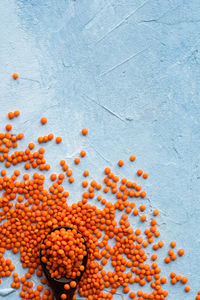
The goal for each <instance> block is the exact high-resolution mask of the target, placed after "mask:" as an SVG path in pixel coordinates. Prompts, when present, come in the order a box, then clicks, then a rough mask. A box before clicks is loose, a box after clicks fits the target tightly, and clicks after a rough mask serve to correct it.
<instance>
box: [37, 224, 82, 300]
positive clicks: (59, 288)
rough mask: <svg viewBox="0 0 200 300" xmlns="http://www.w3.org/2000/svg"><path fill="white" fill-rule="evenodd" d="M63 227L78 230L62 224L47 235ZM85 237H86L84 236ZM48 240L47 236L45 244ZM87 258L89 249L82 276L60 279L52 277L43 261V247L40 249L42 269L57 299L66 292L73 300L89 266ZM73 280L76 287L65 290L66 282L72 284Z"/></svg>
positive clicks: (69, 298) (68, 298)
mask: <svg viewBox="0 0 200 300" xmlns="http://www.w3.org/2000/svg"><path fill="white" fill-rule="evenodd" d="M61 228H65V229H66V230H76V229H74V228H72V227H68V226H60V227H56V228H54V229H53V230H51V231H50V232H49V233H48V234H47V236H48V235H49V234H51V233H52V232H54V231H56V230H60V229H61ZM76 231H77V232H78V233H80V232H79V231H78V230H76ZM83 239H84V238H83ZM45 240H46V237H45V239H44V240H43V244H44V241H45ZM83 244H84V245H85V247H86V251H87V244H86V241H85V239H84V243H83ZM87 260H88V251H87V255H85V256H84V258H83V262H82V264H83V265H84V267H85V268H84V270H83V271H80V273H81V274H80V276H77V277H76V278H73V279H72V278H65V277H61V278H59V279H57V278H52V277H51V275H50V273H49V271H48V269H47V267H46V264H45V263H43V262H42V249H40V263H41V265H42V269H43V272H44V274H45V276H46V278H47V280H48V282H49V284H50V286H51V288H52V289H53V291H54V296H55V298H56V300H60V299H61V295H62V294H66V296H67V300H71V299H72V298H73V296H74V293H75V291H76V288H77V286H78V284H79V282H80V280H81V277H82V276H83V274H84V272H85V269H86V266H87ZM71 281H76V287H75V288H71V287H70V289H69V290H65V288H64V285H65V284H66V283H68V284H70V282H71Z"/></svg>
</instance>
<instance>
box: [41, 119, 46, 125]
mask: <svg viewBox="0 0 200 300" xmlns="http://www.w3.org/2000/svg"><path fill="white" fill-rule="evenodd" d="M40 122H41V124H43V125H44V124H46V123H47V118H45V117H42V118H41V120H40Z"/></svg>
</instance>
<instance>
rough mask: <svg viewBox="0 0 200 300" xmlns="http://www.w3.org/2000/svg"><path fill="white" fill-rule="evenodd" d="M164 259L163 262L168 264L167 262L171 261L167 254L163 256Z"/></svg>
mask: <svg viewBox="0 0 200 300" xmlns="http://www.w3.org/2000/svg"><path fill="white" fill-rule="evenodd" d="M164 260H165V263H166V264H168V263H170V261H171V258H170V257H169V256H167V257H165V259H164Z"/></svg>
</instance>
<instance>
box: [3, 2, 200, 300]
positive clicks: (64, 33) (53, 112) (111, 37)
mask: <svg viewBox="0 0 200 300" xmlns="http://www.w3.org/2000/svg"><path fill="white" fill-rule="evenodd" d="M0 11H1V17H0V18H1V33H0V41H1V47H0V61H1V72H0V86H1V94H0V103H1V112H0V117H1V120H2V124H4V122H5V120H6V117H5V116H6V114H7V112H8V111H10V110H14V109H20V110H21V112H22V117H21V118H19V119H17V120H15V121H14V123H15V124H16V127H15V128H16V129H17V130H18V131H23V132H25V135H26V139H25V141H24V145H25V144H27V143H28V142H29V137H30V139H31V140H33V139H34V138H36V137H37V136H38V135H44V134H45V133H47V132H51V131H52V132H53V133H55V134H57V135H62V137H63V143H62V145H60V146H59V147H58V146H57V145H55V144H54V143H52V144H51V145H47V148H48V155H47V157H49V160H51V161H52V160H53V163H52V167H53V168H57V165H58V162H59V160H60V159H61V158H69V157H72V158H73V157H74V156H75V155H76V154H77V151H79V150H81V149H82V148H84V149H86V151H87V152H88V157H87V158H86V159H85V160H84V161H83V163H82V165H81V166H80V169H79V170H83V169H84V168H88V169H89V170H91V174H92V176H94V175H95V178H96V179H99V180H100V179H102V171H103V168H104V167H105V166H107V165H110V166H112V167H113V169H114V170H115V171H116V172H118V173H121V175H123V174H125V175H126V176H128V177H129V178H130V179H131V178H135V170H136V168H138V167H142V168H143V169H144V170H147V171H148V172H149V174H150V178H149V180H148V182H147V183H146V184H145V187H146V190H147V193H148V198H149V200H150V203H151V206H152V207H156V208H159V209H160V212H161V213H160V217H159V224H160V230H161V234H162V237H163V238H164V240H165V241H166V242H167V243H169V242H170V241H171V240H174V239H175V240H176V241H177V245H178V247H183V248H184V249H185V252H186V255H185V256H184V257H183V258H180V259H178V260H177V261H176V262H174V263H172V264H170V265H169V266H164V265H163V263H162V264H161V266H162V269H163V275H166V274H169V272H171V271H177V273H180V274H182V275H186V276H188V277H189V284H190V285H191V289H192V290H191V293H189V294H185V293H184V291H183V286H182V285H181V284H177V285H176V286H175V287H173V286H171V285H170V284H168V285H167V287H168V290H169V294H170V296H169V297H168V299H169V300H185V299H189V300H192V299H195V295H196V293H197V290H200V260H199V254H200V253H199V252H200V251H199V249H200V233H199V232H200V231H199V224H200V217H199V215H200V197H199V195H200V184H199V180H200V166H199V161H200V154H199V149H200V126H199V125H200V122H199V118H200V99H199V90H200V16H199V13H200V1H199V0H190V1H188V0H156V1H155V0H92V1H89V0H76V1H72V0H42V1H30V0H4V1H1V2H0ZM13 72H18V73H19V76H20V79H19V80H17V81H14V80H12V78H11V74H12V73H13ZM42 115H45V116H47V118H48V124H47V125H46V126H43V127H42V126H41V125H40V123H39V120H40V118H41V116H42ZM1 126H2V125H1ZM83 127H87V128H88V129H89V135H88V137H87V138H82V137H80V129H81V128H83ZM132 153H133V154H135V155H136V156H137V161H136V162H135V165H134V166H135V167H133V166H131V165H130V164H129V163H128V157H129V155H130V154H132ZM118 159H123V160H124V161H125V167H124V168H123V170H120V171H119V168H117V166H116V162H117V161H118ZM74 169H75V168H74ZM77 170H78V168H77ZM75 173H77V175H76V176H77V178H80V176H81V172H80V171H76V170H75ZM141 182H142V181H141ZM66 188H68V186H67V187H66ZM70 190H71V201H77V199H79V197H80V190H79V188H77V186H76V185H74V186H72V187H70ZM166 252H167V247H166V249H165V250H163V255H164V254H165V253H166ZM8 282H9V280H7V281H6V280H4V281H3V284H2V287H7V286H8ZM17 297H18V296H16V293H14V294H12V295H9V296H8V297H7V298H5V299H9V300H12V299H18V298H17Z"/></svg>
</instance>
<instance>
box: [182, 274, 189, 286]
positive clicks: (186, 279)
mask: <svg viewBox="0 0 200 300" xmlns="http://www.w3.org/2000/svg"><path fill="white" fill-rule="evenodd" d="M181 282H182V283H183V284H186V283H187V282H188V278H187V277H185V276H184V277H182V279H181Z"/></svg>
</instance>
